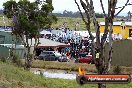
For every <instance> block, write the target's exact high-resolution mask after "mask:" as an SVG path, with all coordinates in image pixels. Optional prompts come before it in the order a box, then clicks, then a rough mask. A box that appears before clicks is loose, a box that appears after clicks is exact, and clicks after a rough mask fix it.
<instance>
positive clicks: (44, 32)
mask: <svg viewBox="0 0 132 88" xmlns="http://www.w3.org/2000/svg"><path fill="white" fill-rule="evenodd" d="M40 34H44V35H46V34H51V35H52V33H51V32H49V31H46V30H43V31H41V32H40Z"/></svg>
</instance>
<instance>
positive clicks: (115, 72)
mask: <svg viewBox="0 0 132 88" xmlns="http://www.w3.org/2000/svg"><path fill="white" fill-rule="evenodd" d="M121 72H122V69H121V67H120V66H116V67H114V69H113V73H114V74H121Z"/></svg>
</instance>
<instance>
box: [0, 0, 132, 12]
mask: <svg viewBox="0 0 132 88" xmlns="http://www.w3.org/2000/svg"><path fill="white" fill-rule="evenodd" d="M6 1H8V0H0V8H1V9H2V8H3V6H2V5H3V2H6ZM17 1H18V0H17ZM30 1H34V0H30ZM77 1H80V0H77ZM93 1H94V8H95V11H96V12H99V13H102V10H101V7H100V2H99V1H100V0H93ZM129 1H130V2H132V0H129ZM125 2H126V0H118V4H117V6H123V5H124V4H125ZM103 3H104V7H106V8H105V10H106V11H107V0H103ZM53 6H54V12H63V11H64V10H68V11H73V12H76V11H78V9H77V6H76V4H75V2H74V0H53ZM131 8H132V5H131V6H127V7H126V8H125V9H124V10H123V11H122V13H127V12H128V11H131V12H132V9H131Z"/></svg>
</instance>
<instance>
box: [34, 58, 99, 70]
mask: <svg viewBox="0 0 132 88" xmlns="http://www.w3.org/2000/svg"><path fill="white" fill-rule="evenodd" d="M32 67H33V68H42V69H58V70H69V71H78V68H79V67H82V68H84V69H86V71H87V72H90V73H96V72H97V71H96V68H95V65H94V64H85V63H83V64H82V63H74V62H58V61H42V60H35V61H33V64H32Z"/></svg>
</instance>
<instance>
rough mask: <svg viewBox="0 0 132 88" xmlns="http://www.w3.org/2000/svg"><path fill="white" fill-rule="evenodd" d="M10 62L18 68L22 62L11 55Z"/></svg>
mask: <svg viewBox="0 0 132 88" xmlns="http://www.w3.org/2000/svg"><path fill="white" fill-rule="evenodd" d="M12 62H13V63H14V64H15V65H17V66H18V67H22V61H21V60H20V58H19V57H18V56H17V55H13V58H12Z"/></svg>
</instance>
